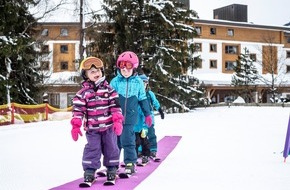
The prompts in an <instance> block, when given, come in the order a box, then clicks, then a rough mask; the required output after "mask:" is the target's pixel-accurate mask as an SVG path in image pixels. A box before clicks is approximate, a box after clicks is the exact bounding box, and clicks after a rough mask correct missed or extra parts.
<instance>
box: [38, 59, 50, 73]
mask: <svg viewBox="0 0 290 190" xmlns="http://www.w3.org/2000/svg"><path fill="white" fill-rule="evenodd" d="M40 69H41V70H46V71H47V70H49V61H41V62H40Z"/></svg>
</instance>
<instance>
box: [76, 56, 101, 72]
mask: <svg viewBox="0 0 290 190" xmlns="http://www.w3.org/2000/svg"><path fill="white" fill-rule="evenodd" d="M92 66H94V67H96V68H103V67H104V64H103V62H102V61H101V60H100V59H98V58H95V57H91V58H87V59H86V60H85V61H83V62H82V65H81V68H82V69H84V70H88V69H91V68H92Z"/></svg>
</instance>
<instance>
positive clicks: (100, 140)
mask: <svg viewBox="0 0 290 190" xmlns="http://www.w3.org/2000/svg"><path fill="white" fill-rule="evenodd" d="M80 70H81V76H82V77H83V79H84V81H83V82H82V89H81V90H80V91H78V92H77V93H76V95H75V97H74V98H73V111H72V113H73V118H72V120H71V125H72V130H71V135H72V138H73V140H75V141H77V140H78V137H79V135H80V136H82V132H81V126H82V124H83V128H84V130H85V132H86V138H87V144H86V145H85V147H84V151H83V159H82V166H83V169H84V182H85V183H87V184H92V183H93V182H94V181H95V172H96V170H97V169H99V168H100V167H101V156H102V154H103V165H104V166H106V168H107V180H109V181H115V177H116V171H117V169H118V166H119V154H120V152H119V148H118V145H117V135H121V133H122V129H123V125H122V122H123V115H122V110H121V107H120V104H119V95H118V93H117V92H116V91H115V90H114V89H113V88H112V87H111V86H110V85H109V83H108V82H107V81H106V80H105V76H104V64H103V62H102V60H100V59H98V58H96V57H88V58H86V59H84V60H83V61H82V63H81V65H80Z"/></svg>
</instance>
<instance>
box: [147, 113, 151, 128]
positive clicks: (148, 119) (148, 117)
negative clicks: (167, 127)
mask: <svg viewBox="0 0 290 190" xmlns="http://www.w3.org/2000/svg"><path fill="white" fill-rule="evenodd" d="M145 123H146V125H148V127H151V125H152V118H151V115H147V116H146V117H145Z"/></svg>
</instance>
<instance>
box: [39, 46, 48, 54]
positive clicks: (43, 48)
mask: <svg viewBox="0 0 290 190" xmlns="http://www.w3.org/2000/svg"><path fill="white" fill-rule="evenodd" d="M41 53H49V46H48V45H43V46H42V47H41Z"/></svg>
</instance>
